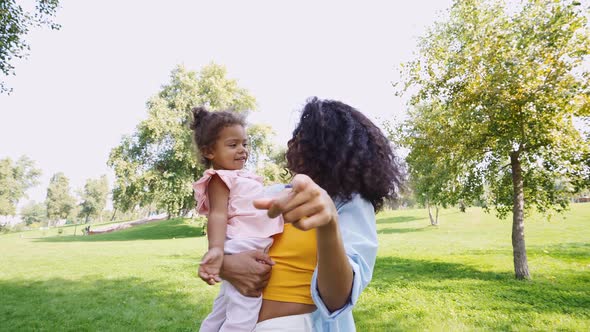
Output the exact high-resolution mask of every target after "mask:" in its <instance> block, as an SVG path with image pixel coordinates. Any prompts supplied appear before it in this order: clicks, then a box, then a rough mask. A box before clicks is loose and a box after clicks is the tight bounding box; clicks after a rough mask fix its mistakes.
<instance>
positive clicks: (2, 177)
mask: <svg viewBox="0 0 590 332" xmlns="http://www.w3.org/2000/svg"><path fill="white" fill-rule="evenodd" d="M39 176H41V170H40V169H38V168H36V167H35V163H34V162H33V161H32V160H31V159H29V158H28V157H26V156H22V157H20V158H19V159H18V160H17V161H16V162H13V161H12V159H10V158H4V159H0V215H2V216H7V215H15V214H16V206H17V205H18V202H19V201H20V200H21V199H22V198H25V197H27V195H26V191H27V189H29V188H31V187H34V186H36V185H37V184H38V183H39V182H38V178H39Z"/></svg>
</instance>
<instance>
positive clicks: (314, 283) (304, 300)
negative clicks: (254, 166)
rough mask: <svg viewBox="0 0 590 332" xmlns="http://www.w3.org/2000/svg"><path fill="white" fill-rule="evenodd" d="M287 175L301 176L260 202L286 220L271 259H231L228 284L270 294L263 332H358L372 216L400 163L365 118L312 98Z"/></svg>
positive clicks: (393, 187)
mask: <svg viewBox="0 0 590 332" xmlns="http://www.w3.org/2000/svg"><path fill="white" fill-rule="evenodd" d="M287 168H288V169H289V170H290V171H291V172H293V173H294V174H296V175H295V177H294V178H293V181H292V189H289V190H286V191H284V192H282V193H281V194H280V195H279V196H278V197H277V198H275V199H270V200H262V199H261V200H257V201H255V202H254V205H255V206H256V207H257V208H260V209H267V210H268V214H269V216H270V217H274V216H277V215H279V214H282V216H283V219H284V221H285V230H284V232H283V234H281V235H278V236H277V237H275V242H274V244H273V246H272V247H271V251H270V253H269V256H270V257H269V256H267V255H264V254H263V253H260V252H255V251H250V252H246V253H241V254H236V255H231V256H226V257H225V259H224V262H223V268H222V271H221V276H222V278H223V279H225V280H227V281H229V282H230V283H231V284H232V285H233V286H234V287H235V288H236V289H238V291H240V292H241V293H242V294H244V295H248V296H258V295H260V294H261V293H262V294H263V299H264V301H263V304H262V308H261V310H260V314H259V323H258V325H257V327H256V331H273V330H281V331H288V327H290V326H294V327H295V326H296V327H297V331H301V330H311V328H313V329H314V330H316V331H354V330H355V325H354V319H353V317H352V308H353V307H354V305H355V304H356V301H357V300H358V298H359V295H360V293H361V292H362V290H363V289H364V288H365V287H366V286H367V285H368V283H369V281H370V280H371V277H372V272H373V267H374V264H375V258H376V255H377V234H376V226H375V211H378V210H379V209H380V208H381V207H382V206H383V203H384V201H385V200H386V199H388V198H391V197H392V196H394V195H395V193H396V191H397V188H398V187H399V185H400V182H401V176H400V169H399V167H398V165H397V164H396V158H395V156H394V154H393V152H392V149H391V147H390V145H389V141H388V140H387V139H386V137H385V136H384V135H383V133H382V132H381V131H380V130H379V128H378V127H377V126H375V125H374V124H373V123H372V122H371V121H370V120H369V119H367V118H366V117H365V116H364V115H363V114H362V113H360V112H359V111H357V110H355V109H354V108H352V107H350V106H348V105H346V104H344V103H341V102H338V101H329V100H328V101H322V100H318V99H317V98H312V99H310V100H309V101H308V103H307V104H306V105H305V107H304V109H303V112H302V115H301V119H300V122H299V124H298V126H297V128H296V129H295V130H294V132H293V138H292V139H291V140H290V141H289V143H288V150H287ZM289 223H290V227H288V226H289ZM271 258H272V260H271ZM273 260H275V261H277V264H276V265H274V266H273V264H274V263H273ZM295 274H296V275H297V277H296V278H291V276H293V275H295ZM292 279H293V280H295V282H292V281H293V280H292ZM265 287H266V288H265ZM263 289H264V291H263ZM302 289H303V290H304V291H305V292H306V293H307V294H305V296H301V293H302V291H301V290H302ZM284 294H286V296H283V295H284ZM282 296H283V297H282ZM302 323H303V324H304V325H305V326H306V327H305V329H300V328H299V326H300V325H301V324H302Z"/></svg>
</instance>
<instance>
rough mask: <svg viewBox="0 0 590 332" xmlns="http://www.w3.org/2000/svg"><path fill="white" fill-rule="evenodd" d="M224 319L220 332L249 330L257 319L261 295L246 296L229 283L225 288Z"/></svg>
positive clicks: (246, 331)
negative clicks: (225, 304)
mask: <svg viewBox="0 0 590 332" xmlns="http://www.w3.org/2000/svg"><path fill="white" fill-rule="evenodd" d="M225 295H226V298H227V302H226V303H227V306H226V308H227V310H226V312H225V313H226V319H225V322H223V325H222V326H221V329H220V330H219V331H220V332H234V331H236V332H239V331H244V332H251V331H253V330H254V326H256V322H257V321H258V312H259V311H260V306H261V305H262V296H260V297H248V296H244V295H242V294H240V292H238V290H237V289H235V288H234V287H233V286H232V285H231V284H229V283H228V284H227V289H226V293H225Z"/></svg>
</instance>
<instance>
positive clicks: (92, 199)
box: [80, 175, 109, 223]
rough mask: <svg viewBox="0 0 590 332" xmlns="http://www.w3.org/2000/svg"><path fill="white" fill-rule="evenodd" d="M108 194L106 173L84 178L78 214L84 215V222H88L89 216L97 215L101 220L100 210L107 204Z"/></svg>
mask: <svg viewBox="0 0 590 332" xmlns="http://www.w3.org/2000/svg"><path fill="white" fill-rule="evenodd" d="M108 195H109V181H108V179H107V176H106V175H103V176H101V177H100V178H99V179H88V180H86V184H85V185H84V190H82V191H81V192H80V197H81V198H82V203H80V207H81V210H80V215H81V216H83V217H84V219H85V220H84V222H85V223H88V219H89V218H90V217H94V218H96V217H98V219H100V220H101V221H102V212H103V211H104V209H105V208H106V206H107V197H108Z"/></svg>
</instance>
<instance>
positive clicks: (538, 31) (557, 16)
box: [399, 0, 590, 216]
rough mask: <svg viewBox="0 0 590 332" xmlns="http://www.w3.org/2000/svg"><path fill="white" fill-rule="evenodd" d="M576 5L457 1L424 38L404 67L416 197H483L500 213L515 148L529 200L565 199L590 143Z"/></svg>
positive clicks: (589, 98) (583, 31) (588, 92)
mask: <svg viewBox="0 0 590 332" xmlns="http://www.w3.org/2000/svg"><path fill="white" fill-rule="evenodd" d="M579 7H580V6H576V5H575V4H571V3H570V2H569V1H565V2H564V1H549V0H547V1H527V2H525V3H524V4H522V7H521V8H520V10H518V11H516V12H515V13H508V12H507V10H506V9H505V8H504V7H503V6H502V4H501V3H500V2H497V1H484V2H481V1H471V0H470V1H456V2H455V3H454V5H453V7H452V8H451V11H450V17H449V19H448V21H446V22H439V23H437V24H436V25H435V26H434V28H433V29H432V30H431V31H430V32H429V33H428V34H427V35H426V36H425V37H423V38H422V39H421V43H420V55H419V57H418V59H417V60H415V61H411V62H409V63H408V64H406V65H405V67H404V72H403V73H404V77H405V79H406V80H405V84H406V85H405V86H404V89H405V90H404V91H405V92H409V93H410V94H411V99H410V111H409V119H408V120H407V121H406V122H404V123H403V124H402V126H400V128H399V130H400V133H401V135H400V137H399V138H400V139H399V141H400V142H401V143H402V144H403V145H404V146H406V147H408V148H410V149H411V152H410V154H409V156H408V158H407V162H408V164H409V165H410V173H411V178H412V180H413V181H414V183H415V189H416V192H417V194H418V195H417V199H418V200H425V199H429V200H432V201H434V202H436V203H437V204H442V205H443V206H445V205H447V204H456V203H457V202H458V201H459V200H460V199H465V200H466V201H468V202H472V201H473V200H475V199H482V200H483V201H484V202H485V203H486V206H493V207H495V208H496V211H497V213H498V214H499V215H500V216H505V215H506V214H507V213H509V212H510V211H511V210H512V208H513V201H512V199H513V197H512V179H511V169H510V167H509V166H510V159H509V157H510V155H511V154H515V155H517V157H518V160H519V162H520V163H522V168H523V177H524V179H523V180H524V196H525V197H526V201H527V207H531V206H535V207H537V208H538V209H539V210H540V211H546V210H548V209H552V208H555V209H557V210H562V209H563V208H565V207H566V206H567V203H568V200H567V193H568V192H570V191H572V190H578V189H579V188H580V186H581V185H582V184H583V183H581V182H580V181H579V179H580V178H581V177H583V175H584V174H586V175H587V172H588V171H587V165H586V166H584V165H583V162H584V161H586V162H587V160H586V159H585V158H587V156H588V155H587V153H588V151H589V150H590V146H589V144H588V140H586V139H584V138H583V137H582V136H581V135H580V132H579V131H578V130H576V129H575V127H574V121H575V120H574V119H575V118H588V117H589V116H590V88H589V83H588V82H589V80H588V78H589V77H590V76H589V73H588V71H587V68H584V67H583V66H582V64H583V61H584V57H585V56H586V55H587V54H588V53H589V51H590V49H589V48H590V42H589V35H588V27H587V22H586V18H585V16H584V15H583V9H582V8H579ZM584 154H586V155H584ZM585 156H586V157H585ZM585 167H586V168H585ZM556 180H558V181H560V182H561V183H562V184H565V185H561V186H560V185H557V181H556Z"/></svg>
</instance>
